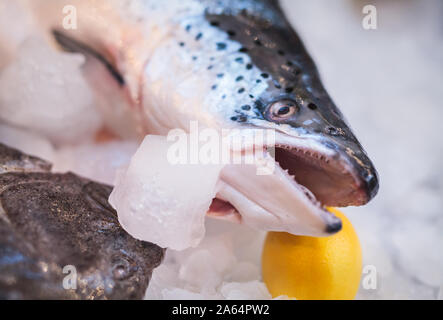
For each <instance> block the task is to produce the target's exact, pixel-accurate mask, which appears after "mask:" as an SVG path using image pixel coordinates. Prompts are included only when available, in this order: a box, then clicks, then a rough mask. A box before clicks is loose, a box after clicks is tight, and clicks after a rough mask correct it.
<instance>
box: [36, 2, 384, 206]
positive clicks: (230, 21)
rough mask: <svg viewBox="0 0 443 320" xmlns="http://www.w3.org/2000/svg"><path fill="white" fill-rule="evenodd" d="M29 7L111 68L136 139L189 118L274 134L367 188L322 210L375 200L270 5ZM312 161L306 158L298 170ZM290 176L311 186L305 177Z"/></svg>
mask: <svg viewBox="0 0 443 320" xmlns="http://www.w3.org/2000/svg"><path fill="white" fill-rule="evenodd" d="M32 3H33V4H34V5H35V6H36V8H37V9H42V10H43V13H44V17H45V18H44V19H40V20H42V21H45V22H48V27H49V28H50V29H51V30H54V29H58V30H61V31H62V32H63V33H64V34H65V35H67V36H68V37H71V38H73V39H76V40H78V41H81V42H83V43H84V44H85V45H87V46H89V47H90V48H92V49H93V50H96V51H98V52H101V54H102V55H103V57H104V59H106V61H109V62H110V63H111V64H112V65H113V66H114V68H115V70H116V71H117V72H118V73H119V77H120V78H119V79H118V80H119V81H118V82H119V83H124V86H123V88H122V91H125V92H126V93H125V94H127V96H128V97H129V101H128V105H127V106H126V108H128V109H129V110H131V112H129V113H130V114H131V115H132V116H133V117H134V119H135V122H136V125H134V127H137V128H138V131H139V132H140V133H142V134H146V133H152V134H161V135H165V134H167V133H168V132H169V130H171V129H173V128H183V129H189V125H190V121H191V120H197V121H198V122H199V125H201V126H206V127H211V128H216V129H224V128H263V129H275V130H276V131H277V132H279V133H281V134H283V135H285V137H287V138H288V139H290V140H291V139H292V141H291V145H292V146H294V145H297V146H298V147H300V148H299V149H303V150H305V151H306V150H307V152H308V154H319V153H320V152H323V151H324V150H327V151H328V152H329V154H332V153H333V154H334V155H333V158H334V159H338V158H340V159H341V160H340V161H342V165H341V168H340V170H342V169H343V170H345V171H347V172H348V176H352V180H353V181H354V182H355V185H354V187H355V188H357V189H359V190H360V189H364V190H365V194H364V195H363V193H360V192H358V194H359V195H358V196H354V195H351V193H352V192H353V191H350V192H349V197H346V198H344V199H343V200H340V201H336V202H334V201H331V202H330V203H328V204H329V205H360V204H364V203H366V202H367V201H369V200H370V199H372V198H373V197H374V196H375V194H376V193H377V191H378V175H377V172H376V170H375V168H374V166H373V164H372V163H371V161H370V159H369V158H368V156H367V155H366V152H365V151H364V149H363V148H362V146H361V144H360V143H359V142H358V140H357V139H356V137H355V136H354V134H353V133H352V131H351V129H350V128H349V126H348V125H347V123H346V121H345V120H344V117H343V115H342V113H341V112H340V111H339V109H338V108H337V107H336V105H335V104H334V102H333V101H332V100H331V98H330V96H329V95H328V93H327V92H326V90H325V89H324V87H323V85H322V83H321V81H320V77H319V74H318V71H317V69H316V67H315V64H314V63H313V61H312V59H311V58H310V57H309V55H308V53H307V52H306V50H305V48H304V46H303V43H302V41H301V40H300V38H299V37H298V36H297V34H296V32H295V31H294V30H293V28H292V27H291V25H290V23H289V22H288V20H287V19H286V17H285V15H284V13H283V11H282V10H281V8H280V6H279V4H278V2H277V1H274V0H235V1H234V0H218V1H215V0H168V1H157V0H134V1H129V0H108V1H103V0H72V1H68V0H35V1H32ZM65 4H72V5H74V6H76V8H77V17H78V20H79V21H78V29H76V30H63V28H62V26H61V19H60V17H59V12H61V8H62V7H63V5H65ZM48 10H49V11H51V10H52V13H49V12H48ZM48 17H54V19H53V20H52V21H51V19H48ZM112 100H113V98H112V97H110V103H111V102H112ZM278 101H284V102H285V103H286V102H288V101H289V102H290V103H291V107H294V108H295V110H296V111H295V112H294V113H293V114H291V116H290V117H284V118H281V119H275V117H273V114H272V107H273V105H274V104H275V103H276V102H278ZM118 114H121V113H118ZM314 145H315V147H314ZM309 162H310V159H307V160H306V159H305V160H303V164H304V165H306V164H309ZM314 169H315V168H314ZM334 170H336V169H334ZM309 171H310V172H311V171H312V170H309ZM315 171H316V170H314V173H315ZM336 171H337V170H336ZM322 175H323V177H327V176H328V175H327V174H326V175H324V174H323V173H322ZM311 176H312V175H311ZM337 177H338V176H337ZM297 178H298V179H301V182H302V183H303V184H304V185H309V181H303V180H304V177H297ZM328 179H329V180H336V177H333V178H328ZM306 180H312V178H310V177H309V176H307V177H306ZM350 180H351V178H349V181H350ZM349 181H348V182H349ZM305 182H306V183H305ZM325 183H330V181H325ZM347 184H349V183H347ZM327 193H331V190H325V191H324V194H327ZM356 193H357V192H355V194H356ZM316 195H317V194H316ZM351 197H353V199H351ZM336 198H337V199H338V198H339V197H338V196H336Z"/></svg>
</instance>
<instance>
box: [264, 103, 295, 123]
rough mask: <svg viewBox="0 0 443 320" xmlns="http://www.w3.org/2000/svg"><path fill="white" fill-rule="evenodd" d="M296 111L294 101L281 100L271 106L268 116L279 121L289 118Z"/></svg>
mask: <svg viewBox="0 0 443 320" xmlns="http://www.w3.org/2000/svg"><path fill="white" fill-rule="evenodd" d="M297 110H298V108H297V105H296V104H295V102H294V101H291V100H281V101H277V102H274V103H273V104H271V106H270V112H269V114H270V116H271V117H272V118H273V119H276V120H281V119H286V118H289V117H291V116H292V115H294V114H295V113H296V112H297Z"/></svg>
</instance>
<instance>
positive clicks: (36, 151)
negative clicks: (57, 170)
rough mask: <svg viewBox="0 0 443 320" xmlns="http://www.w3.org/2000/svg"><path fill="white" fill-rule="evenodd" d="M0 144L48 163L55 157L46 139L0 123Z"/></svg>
mask: <svg viewBox="0 0 443 320" xmlns="http://www.w3.org/2000/svg"><path fill="white" fill-rule="evenodd" d="M0 142H1V143H3V144H6V145H7V146H10V147H12V148H16V149H18V150H20V151H23V152H25V153H27V154H30V155H33V156H37V157H40V158H42V159H45V160H48V161H50V162H52V161H53V160H54V157H55V156H54V148H53V146H52V145H51V143H50V142H49V141H48V140H47V139H45V138H43V137H40V136H39V135H38V134H35V133H34V132H30V131H26V130H23V129H20V128H15V127H12V126H8V125H6V124H2V123H0Z"/></svg>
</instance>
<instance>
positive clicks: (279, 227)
mask: <svg viewBox="0 0 443 320" xmlns="http://www.w3.org/2000/svg"><path fill="white" fill-rule="evenodd" d="M264 160H265V161H267V162H274V159H273V158H272V157H271V156H270V155H268V157H267V158H266V159H264ZM218 189H219V190H218V193H217V199H218V200H217V201H218V202H222V201H223V202H225V204H226V205H225V207H224V213H225V215H223V214H220V212H219V214H217V211H216V210H212V211H210V212H209V215H210V216H213V217H214V216H215V217H217V218H224V219H228V220H231V221H237V222H241V223H244V224H246V225H248V226H251V227H253V228H256V229H260V230H266V231H280V232H289V233H292V234H298V235H307V236H318V237H321V236H328V235H331V234H333V233H336V232H338V231H339V230H340V229H341V220H340V219H339V218H337V217H335V216H334V215H333V214H332V213H330V212H328V211H327V210H326V209H325V207H323V206H322V205H321V203H320V202H318V201H316V199H315V196H314V195H313V194H312V193H311V192H310V191H309V190H308V189H306V188H305V187H303V186H302V185H300V184H298V183H297V182H296V181H295V180H294V178H293V177H292V176H291V175H289V174H288V172H286V171H285V170H283V169H282V168H281V167H280V166H276V167H275V170H274V171H273V173H272V174H266V175H258V174H257V165H228V166H226V167H225V168H224V169H223V170H222V172H221V177H220V184H219V186H218ZM230 206H231V210H229V207H230ZM218 208H219V209H220V208H221V206H220V205H218ZM211 209H215V208H214V207H211Z"/></svg>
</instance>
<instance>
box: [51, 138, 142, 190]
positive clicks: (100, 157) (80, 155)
mask: <svg viewBox="0 0 443 320" xmlns="http://www.w3.org/2000/svg"><path fill="white" fill-rule="evenodd" d="M137 147H138V143H137V142H135V141H110V142H106V143H85V144H81V145H77V146H66V147H62V148H60V149H59V150H58V151H57V154H56V157H55V160H54V167H53V170H54V171H56V172H66V171H72V172H75V173H77V174H79V175H81V176H84V177H87V178H89V179H93V180H96V181H99V182H102V183H107V184H111V185H112V184H113V183H114V180H115V177H116V172H117V170H118V169H120V168H122V167H125V166H127V165H128V164H129V161H130V159H131V157H132V156H133V155H134V153H135V151H136V150H137Z"/></svg>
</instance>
